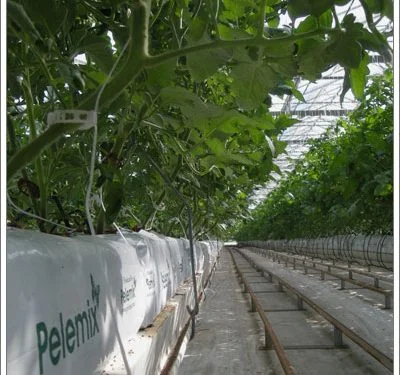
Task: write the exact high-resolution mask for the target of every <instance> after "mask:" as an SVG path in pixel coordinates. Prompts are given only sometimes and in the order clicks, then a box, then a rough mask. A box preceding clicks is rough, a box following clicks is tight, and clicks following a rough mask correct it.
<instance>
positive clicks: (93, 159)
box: [85, 38, 130, 236]
mask: <svg viewBox="0 0 400 375" xmlns="http://www.w3.org/2000/svg"><path fill="white" fill-rule="evenodd" d="M129 42H130V38H129V39H128V40H127V41H126V43H125V45H124V47H123V48H122V51H121V53H120V54H119V56H118V58H117V60H115V63H114V65H113V67H112V68H111V70H110V72H109V73H108V75H107V78H106V80H105V81H104V83H103V85H102V86H101V88H100V90H99V93H98V95H97V98H96V103H95V106H94V111H95V112H96V113H98V110H99V104H100V98H101V95H102V94H103V91H104V89H105V87H106V85H107V84H108V82H109V81H110V79H111V76H112V74H113V73H114V70H115V68H116V67H117V65H118V63H119V61H120V59H121V57H122V55H123V54H124V52H125V50H126V48H127V47H128V45H129ZM96 147H97V122H96V124H95V126H94V131H93V143H92V156H91V161H90V169H89V182H88V186H87V189H86V199H85V211H86V218H87V222H88V225H89V229H90V234H91V235H92V236H94V235H95V234H96V232H95V230H94V226H93V220H92V216H91V214H90V197H91V194H92V186H93V177H94V166H95V164H96ZM102 207H103V209H104V211H105V207H104V204H103V200H102Z"/></svg>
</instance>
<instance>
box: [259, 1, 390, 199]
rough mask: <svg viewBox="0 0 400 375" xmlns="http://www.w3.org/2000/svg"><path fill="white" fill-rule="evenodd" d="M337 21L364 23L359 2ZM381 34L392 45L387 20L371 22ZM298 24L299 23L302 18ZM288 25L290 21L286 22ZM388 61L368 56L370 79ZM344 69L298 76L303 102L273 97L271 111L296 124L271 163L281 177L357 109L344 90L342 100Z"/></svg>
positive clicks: (263, 190) (274, 182)
mask: <svg viewBox="0 0 400 375" xmlns="http://www.w3.org/2000/svg"><path fill="white" fill-rule="evenodd" d="M336 9H337V14H338V17H339V19H343V18H344V17H345V16H346V15H347V13H349V12H350V10H351V11H352V12H354V14H355V15H356V17H357V22H362V23H364V24H366V23H367V21H366V19H365V14H364V12H363V9H362V7H361V5H360V3H359V1H358V0H354V1H352V2H351V3H349V4H348V5H346V6H343V7H336ZM374 21H378V22H377V28H378V30H379V31H380V32H383V33H387V35H388V40H389V42H390V43H391V44H392V45H393V35H392V29H393V24H392V23H391V22H390V21H389V20H388V19H387V18H383V19H381V20H374ZM297 22H301V19H300V20H298V21H297ZM288 23H290V19H288ZM389 64H391V62H390V61H387V59H386V58H385V57H383V56H380V55H378V54H375V55H371V56H370V62H369V64H368V69H369V76H374V75H379V74H381V73H382V72H383V71H384V70H385V69H387V68H388V66H389ZM344 76H345V71H344V68H342V67H341V66H339V65H336V66H333V67H332V68H330V69H329V70H328V71H326V72H324V73H323V74H322V76H321V78H319V79H318V80H316V81H315V82H310V81H308V80H305V79H301V78H300V77H299V78H298V79H297V81H296V88H297V90H298V91H299V92H300V93H301V94H302V95H303V97H304V102H303V101H300V100H299V99H297V98H296V97H294V96H293V95H291V96H288V95H285V96H283V97H278V96H274V97H273V98H272V106H271V108H270V112H271V113H272V114H274V115H279V114H281V113H285V114H289V115H291V116H292V117H293V118H296V119H298V122H297V123H296V124H294V125H292V126H291V127H289V128H287V129H286V130H285V131H283V132H282V134H281V135H280V140H282V141H285V142H287V147H286V153H284V154H280V155H278V156H277V157H276V158H275V159H274V163H275V164H276V165H277V166H278V167H279V169H280V170H281V172H282V176H284V175H285V174H286V173H288V172H290V171H292V170H293V168H294V164H295V163H296V161H297V160H298V159H299V158H301V157H302V155H304V153H305V152H307V150H308V149H309V144H308V141H309V140H310V139H317V138H320V137H321V136H322V135H323V134H324V133H325V132H326V131H327V129H328V128H330V127H332V126H333V125H335V124H336V122H337V120H338V119H339V118H340V117H343V116H346V115H347V114H348V113H349V112H351V111H353V110H354V109H356V108H357V106H358V104H359V102H358V100H357V99H356V98H355V97H354V95H353V94H352V92H351V90H349V91H347V93H346V94H345V95H344V97H343V99H342V98H341V93H342V90H343V79H344ZM271 177H272V179H271V180H270V181H269V182H268V183H267V185H266V186H264V187H259V188H258V189H257V190H256V191H255V194H254V197H253V200H254V206H256V205H258V204H259V203H260V202H261V201H262V200H263V199H264V198H265V196H266V195H268V194H269V193H270V192H271V191H272V190H273V189H274V188H275V187H276V186H278V183H279V180H280V179H281V178H282V177H281V175H279V174H278V173H272V174H271Z"/></svg>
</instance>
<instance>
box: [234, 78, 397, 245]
mask: <svg viewBox="0 0 400 375" xmlns="http://www.w3.org/2000/svg"><path fill="white" fill-rule="evenodd" d="M350 233H357V234H362V233H365V234H391V233H393V74H392V71H391V70H388V71H386V72H385V73H384V75H383V76H378V77H374V78H373V79H372V82H371V83H370V85H369V86H368V88H367V90H366V92H365V98H364V99H363V101H362V102H361V104H360V106H359V107H358V109H356V110H355V111H354V112H352V113H351V114H350V115H349V116H348V118H343V119H340V120H339V121H338V122H337V124H336V126H335V127H334V129H331V130H329V131H328V132H327V134H326V135H325V136H324V137H323V138H321V139H318V140H315V141H312V143H311V147H310V149H309V151H308V152H307V154H306V155H305V157H304V159H302V160H301V161H300V162H298V164H297V165H296V166H295V169H294V170H293V172H291V173H290V174H289V175H288V176H287V178H285V179H284V180H283V181H282V182H281V183H280V185H279V187H278V188H277V189H275V190H274V191H273V192H272V193H271V194H270V195H269V196H268V197H267V199H266V200H265V201H264V202H263V204H262V205H260V206H259V207H258V208H257V209H256V210H255V211H254V213H253V219H252V220H249V221H248V222H246V223H245V224H243V225H242V227H241V228H240V230H239V231H238V233H237V234H236V237H237V239H239V240H246V239H260V240H266V239H283V238H286V239H290V238H307V237H311V238H315V237H319V236H330V235H335V234H350Z"/></svg>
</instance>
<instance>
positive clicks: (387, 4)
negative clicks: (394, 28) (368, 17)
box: [382, 0, 394, 22]
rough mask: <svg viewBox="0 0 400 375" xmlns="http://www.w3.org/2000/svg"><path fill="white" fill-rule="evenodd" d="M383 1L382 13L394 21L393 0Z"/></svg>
mask: <svg viewBox="0 0 400 375" xmlns="http://www.w3.org/2000/svg"><path fill="white" fill-rule="evenodd" d="M382 1H383V9H382V14H383V15H384V16H386V17H387V18H389V19H390V20H391V21H392V22H393V9H394V6H393V0H382Z"/></svg>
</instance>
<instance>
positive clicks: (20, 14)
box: [7, 0, 41, 39]
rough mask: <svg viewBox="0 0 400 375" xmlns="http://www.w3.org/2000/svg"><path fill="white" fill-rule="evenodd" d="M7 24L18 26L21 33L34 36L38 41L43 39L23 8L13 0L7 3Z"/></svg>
mask: <svg viewBox="0 0 400 375" xmlns="http://www.w3.org/2000/svg"><path fill="white" fill-rule="evenodd" d="M7 22H9V23H11V24H13V23H14V24H15V25H17V26H18V28H19V29H20V30H21V32H24V33H27V34H28V35H31V36H34V37H35V38H37V39H40V38H41V36H40V34H39V32H38V31H37V30H36V27H35V25H34V24H33V22H32V20H31V19H30V18H29V16H28V14H27V13H26V12H25V9H24V8H23V6H22V5H21V4H17V3H16V2H14V1H12V0H9V1H7ZM17 31H19V30H17Z"/></svg>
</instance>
